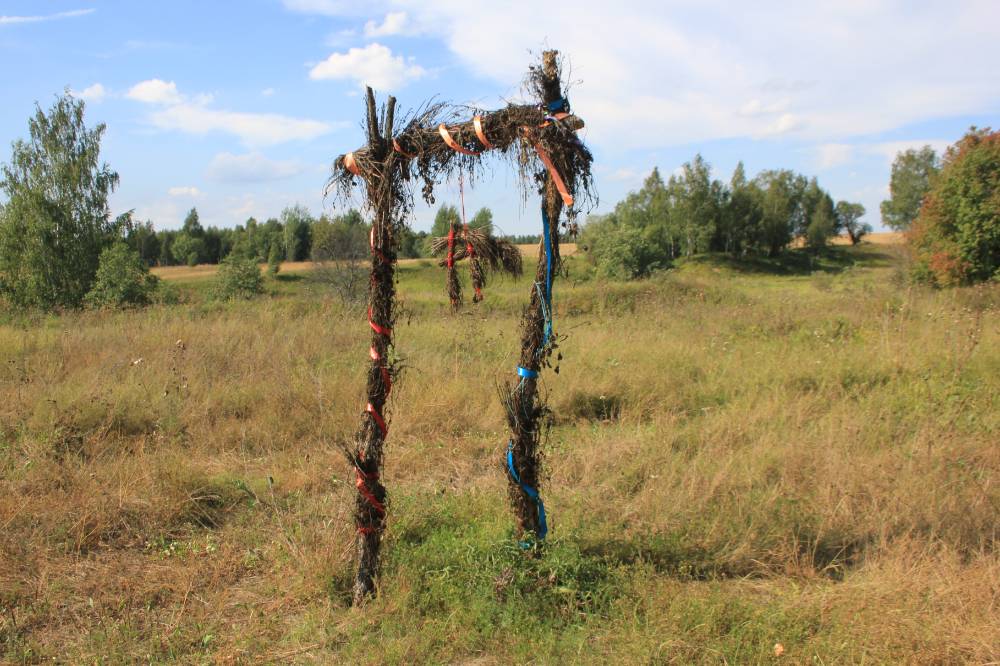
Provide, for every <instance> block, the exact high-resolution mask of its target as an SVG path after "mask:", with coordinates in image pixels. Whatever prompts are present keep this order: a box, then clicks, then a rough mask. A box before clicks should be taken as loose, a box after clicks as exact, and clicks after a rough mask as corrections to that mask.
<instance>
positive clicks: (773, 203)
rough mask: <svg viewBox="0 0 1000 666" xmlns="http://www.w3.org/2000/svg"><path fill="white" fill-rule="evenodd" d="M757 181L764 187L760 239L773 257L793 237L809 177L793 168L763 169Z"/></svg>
mask: <svg viewBox="0 0 1000 666" xmlns="http://www.w3.org/2000/svg"><path fill="white" fill-rule="evenodd" d="M754 182H755V183H756V185H757V187H758V188H759V189H760V191H761V198H760V203H761V218H760V231H759V234H758V237H757V238H758V243H759V245H760V248H761V250H762V251H764V252H766V253H767V254H768V255H769V256H772V257H773V256H775V255H777V254H778V253H779V252H780V251H781V250H782V249H784V248H785V247H786V246H787V245H788V244H789V243H790V242H791V241H792V231H793V229H794V228H795V226H796V216H797V214H798V211H800V203H801V199H802V192H803V191H804V190H805V187H806V180H805V178H804V177H802V176H800V175H798V174H796V173H794V172H793V171H789V170H787V169H781V170H771V171H762V172H761V173H759V174H757V177H756V178H755V179H754Z"/></svg>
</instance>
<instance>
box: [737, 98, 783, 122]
mask: <svg viewBox="0 0 1000 666" xmlns="http://www.w3.org/2000/svg"><path fill="white" fill-rule="evenodd" d="M788 105H789V100H788V98H784V99H779V100H776V101H773V102H762V101H761V100H760V99H759V98H755V99H752V100H750V101H749V102H747V103H746V104H744V105H743V106H741V107H740V110H739V114H740V115H741V116H749V117H751V118H752V117H755V116H766V115H770V114H775V113H781V112H783V111H785V110H786V109H787V108H788Z"/></svg>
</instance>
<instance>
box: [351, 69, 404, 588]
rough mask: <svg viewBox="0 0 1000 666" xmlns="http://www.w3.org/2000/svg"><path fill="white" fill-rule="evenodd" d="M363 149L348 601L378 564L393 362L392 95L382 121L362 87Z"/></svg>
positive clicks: (369, 581) (369, 583)
mask: <svg viewBox="0 0 1000 666" xmlns="http://www.w3.org/2000/svg"><path fill="white" fill-rule="evenodd" d="M367 92H368V97H367V103H368V151H367V155H366V160H365V168H364V169H358V171H357V172H356V173H357V176H358V177H359V178H361V179H362V180H363V181H364V183H365V188H366V198H367V203H368V207H369V208H370V210H371V211H372V213H373V218H372V230H371V236H370V245H371V281H370V283H369V286H368V312H367V315H368V325H369V328H370V329H371V347H370V349H369V353H368V356H369V360H370V365H369V368H368V382H367V387H366V389H367V390H366V401H367V402H366V405H365V409H364V413H363V415H362V418H361V427H360V428H359V429H358V433H357V436H356V438H355V440H356V441H355V447H354V451H353V463H354V467H355V476H356V478H355V485H356V487H357V496H356V498H355V524H356V527H357V557H358V573H357V577H356V578H355V581H354V604H355V605H359V604H362V603H364V602H365V600H367V599H369V598H371V597H373V596H374V595H375V591H376V587H375V584H376V578H377V576H378V569H379V549H380V547H381V544H382V536H383V533H384V530H385V517H386V504H387V494H386V489H385V486H384V485H383V484H382V480H381V473H382V460H383V456H384V450H383V449H384V444H385V440H386V436H387V435H388V433H389V419H388V417H387V416H386V412H385V407H386V403H387V402H388V398H389V392H390V391H391V390H392V379H393V375H394V372H393V368H392V365H391V363H390V360H389V349H390V348H391V347H392V329H393V326H394V324H395V305H396V287H395V270H396V238H395V232H396V222H397V221H396V211H395V206H396V205H397V202H398V198H397V195H398V192H397V189H398V187H399V183H398V180H399V178H400V174H398V173H397V171H398V169H399V164H398V163H397V160H398V157H397V155H396V153H395V152H394V151H393V149H392V132H393V127H392V125H393V116H394V114H395V106H396V100H395V98H393V97H389V99H388V101H387V102H386V106H385V111H384V116H383V117H382V119H381V120H382V122H381V123H380V122H379V117H378V111H377V109H376V106H375V93H374V92H373V91H372V89H371V88H368V91H367Z"/></svg>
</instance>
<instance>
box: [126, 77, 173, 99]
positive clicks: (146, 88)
mask: <svg viewBox="0 0 1000 666" xmlns="http://www.w3.org/2000/svg"><path fill="white" fill-rule="evenodd" d="M125 96H126V97H128V98H129V99H134V100H136V101H137V102H143V103H144V104H179V103H180V102H182V101H183V98H182V97H181V94H180V93H179V92H177V84H176V83H174V82H173V81H170V82H167V81H163V80H161V79H149V80H148V81H141V82H140V83H137V84H135V85H134V86H132V87H131V88H129V91H128V92H127V93H125Z"/></svg>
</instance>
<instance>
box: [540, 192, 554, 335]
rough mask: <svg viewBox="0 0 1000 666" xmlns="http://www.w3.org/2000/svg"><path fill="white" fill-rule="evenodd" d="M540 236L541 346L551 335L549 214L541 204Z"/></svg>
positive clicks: (550, 241)
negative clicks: (542, 251) (542, 269)
mask: <svg viewBox="0 0 1000 666" xmlns="http://www.w3.org/2000/svg"><path fill="white" fill-rule="evenodd" d="M542 236H543V237H544V239H545V293H544V294H543V297H544V298H542V316H543V317H545V338H544V339H543V340H542V347H543V348H544V347H545V345H547V344H548V343H549V339H550V338H551V337H552V254H553V252H552V234H551V232H550V231H549V214H548V213H546V212H545V205H544V204H543V205H542Z"/></svg>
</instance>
